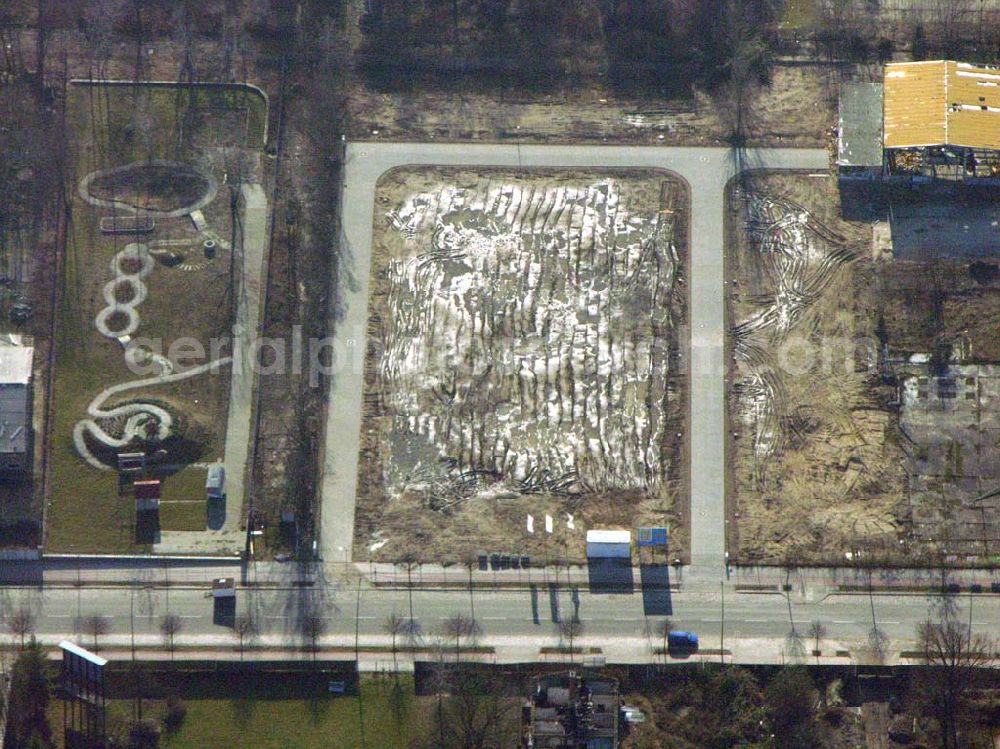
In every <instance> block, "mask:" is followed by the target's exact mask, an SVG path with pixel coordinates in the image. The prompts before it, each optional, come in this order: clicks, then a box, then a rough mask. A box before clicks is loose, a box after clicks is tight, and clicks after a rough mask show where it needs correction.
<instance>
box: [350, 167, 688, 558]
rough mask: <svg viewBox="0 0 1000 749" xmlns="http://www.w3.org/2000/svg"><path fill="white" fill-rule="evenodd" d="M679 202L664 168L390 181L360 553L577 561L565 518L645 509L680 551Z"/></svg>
mask: <svg viewBox="0 0 1000 749" xmlns="http://www.w3.org/2000/svg"><path fill="white" fill-rule="evenodd" d="M687 206H688V198H687V193H686V190H685V187H684V185H683V183H681V182H680V181H679V180H678V179H676V178H674V177H672V176H671V175H670V174H668V173H665V172H657V171H655V170H628V171H606V172H603V171H596V172H592V173H591V172H577V171H571V170H532V171H522V172H518V171H507V170H499V169H496V170H494V169H444V168H425V169H406V168H403V169H400V170H396V171H393V172H390V173H389V174H387V175H385V176H384V177H383V178H382V180H381V181H380V183H379V186H378V190H377V196H376V221H375V237H374V243H373V261H372V277H373V283H372V290H371V293H370V302H369V333H368V336H369V348H368V357H367V364H366V375H365V377H366V380H365V382H366V393H365V402H364V404H365V405H364V413H363V425H362V456H361V461H360V469H359V491H358V505H357V516H356V523H355V534H356V535H355V547H354V548H355V550H356V551H355V556H356V557H360V558H361V559H364V558H374V559H383V558H384V559H392V558H398V557H399V556H400V554H402V553H404V552H405V550H406V549H410V548H419V549H421V552H422V553H425V554H427V555H428V556H429V557H440V558H446V559H447V558H452V559H457V558H459V557H461V556H462V555H467V554H469V553H472V552H474V551H476V550H478V549H493V548H496V549H504V550H508V549H512V550H515V551H521V552H524V553H529V552H530V553H532V554H536V555H549V556H551V557H552V558H555V557H556V556H558V557H560V558H562V557H568V558H571V559H581V558H582V557H583V537H582V534H581V533H579V532H578V531H577V532H572V531H573V529H574V526H576V527H578V528H580V529H584V528H587V527H592V526H604V527H606V526H609V525H611V526H615V525H618V526H621V527H631V526H632V525H634V524H636V523H638V524H643V523H649V524H655V525H664V524H667V525H671V526H674V527H676V528H677V533H676V535H674V538H673V540H674V543H675V547H677V548H680V549H683V546H684V544H685V535H684V531H683V528H682V527H681V526H682V524H681V523H680V520H681V519H682V518H683V517H684V511H685V509H684V507H683V504H682V503H684V502H686V499H685V492H684V491H683V477H684V475H685V473H686V467H685V456H686V449H685V446H684V436H685V432H686V429H685V414H686V410H687V409H686V404H685V390H686V386H685V381H686V373H685V370H684V365H683V363H682V356H681V348H680V347H681V340H680V335H681V331H682V330H683V326H684V322H685V316H686V281H685V262H686V237H687V210H688V208H687ZM545 514H549V515H552V516H555V517H558V518H560V520H559V522H558V524H557V525H558V526H559V527H558V529H557V530H556V531H555V533H554V535H552V536H551V537H550V538H549V537H547V536H548V534H541V533H540V534H539V535H537V536H533V535H532V534H530V533H529V532H528V527H527V524H526V518H527V516H528V515H533V516H536V517H538V518H539V520H540V519H541V516H542V515H545ZM564 520H565V521H567V522H565V523H564V522H563V521H564ZM547 544H548V546H547Z"/></svg>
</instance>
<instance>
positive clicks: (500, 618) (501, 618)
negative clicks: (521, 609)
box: [483, 616, 507, 622]
mask: <svg viewBox="0 0 1000 749" xmlns="http://www.w3.org/2000/svg"><path fill="white" fill-rule="evenodd" d="M506 620H507V617H506V616H484V617H483V621H487V622H503V621H506Z"/></svg>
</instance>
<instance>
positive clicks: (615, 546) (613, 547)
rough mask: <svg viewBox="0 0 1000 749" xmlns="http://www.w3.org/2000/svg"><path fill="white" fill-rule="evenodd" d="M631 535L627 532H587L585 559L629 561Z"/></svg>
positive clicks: (630, 556) (630, 555)
mask: <svg viewBox="0 0 1000 749" xmlns="http://www.w3.org/2000/svg"><path fill="white" fill-rule="evenodd" d="M631 558H632V534H631V533H630V532H629V531H615V530H591V531H587V559H631Z"/></svg>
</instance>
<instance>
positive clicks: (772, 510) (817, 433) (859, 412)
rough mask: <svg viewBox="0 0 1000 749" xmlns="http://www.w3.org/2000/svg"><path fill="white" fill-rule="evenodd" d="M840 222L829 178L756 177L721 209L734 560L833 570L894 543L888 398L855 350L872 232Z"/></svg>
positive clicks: (868, 306) (870, 293)
mask: <svg viewBox="0 0 1000 749" xmlns="http://www.w3.org/2000/svg"><path fill="white" fill-rule="evenodd" d="M838 214H839V199H838V195H837V193H836V191H835V187H834V184H833V182H832V180H830V179H824V178H816V177H809V176H807V175H803V174H767V175H760V176H757V177H756V178H755V180H754V183H753V189H752V190H751V191H744V192H743V193H742V195H740V197H738V198H737V199H735V200H732V201H731V205H730V210H729V217H730V232H729V238H730V247H729V251H728V253H727V261H728V271H727V274H726V278H727V280H729V281H730V285H729V290H730V295H729V314H730V330H731V336H730V341H729V343H730V350H731V356H732V358H731V359H730V366H731V368H732V380H731V381H732V386H731V389H730V400H729V408H730V421H731V424H730V432H731V435H732V439H731V441H730V456H731V459H730V460H729V461H728V463H729V465H730V466H731V469H730V470H731V471H732V472H733V475H732V477H731V483H730V491H731V495H732V496H733V497H734V500H735V501H733V502H732V503H731V506H732V509H733V511H734V513H735V518H734V519H735V525H736V529H737V533H736V540H737V544H736V550H737V557H738V558H739V559H740V560H745V561H755V560H756V561H768V562H783V561H786V560H796V561H806V560H809V561H812V560H820V559H825V560H829V561H837V560H838V559H839V560H840V561H841V562H842V561H843V558H844V557H843V555H844V553H846V552H848V551H850V550H851V549H852V548H855V546H856V542H857V541H871V540H880V541H890V542H894V541H895V539H896V537H897V535H898V534H899V533H900V532H901V530H902V527H901V523H902V521H903V520H904V518H905V515H906V506H905V502H904V498H903V492H902V491H901V489H902V485H903V471H902V465H901V459H902V452H901V450H900V448H899V447H898V445H897V444H896V439H895V432H896V427H895V418H894V414H893V413H892V411H891V409H890V408H889V406H888V403H889V401H891V400H892V399H893V392H894V391H893V389H892V388H891V387H888V386H885V385H884V384H883V383H882V381H881V380H880V378H879V377H878V372H877V366H873V365H871V363H870V362H869V360H868V358H867V353H868V348H867V347H866V346H865V345H864V344H865V343H866V342H869V341H876V340H877V339H876V336H875V327H876V320H875V316H874V315H873V314H872V310H873V309H874V308H875V306H876V305H875V302H876V285H875V266H874V263H873V261H872V259H871V255H870V251H869V249H868V248H869V245H870V240H871V231H870V228H867V225H866V224H854V225H852V224H849V223H847V222H844V221H842V220H840V219H839V217H838ZM866 230H867V234H866ZM855 342H860V344H862V345H858V346H857V347H855ZM875 349H876V350H877V345H876V346H875Z"/></svg>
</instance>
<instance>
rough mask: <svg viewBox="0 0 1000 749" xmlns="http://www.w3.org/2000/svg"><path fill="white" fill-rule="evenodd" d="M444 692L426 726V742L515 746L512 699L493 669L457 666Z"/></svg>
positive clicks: (450, 746) (497, 748)
mask: <svg viewBox="0 0 1000 749" xmlns="http://www.w3.org/2000/svg"><path fill="white" fill-rule="evenodd" d="M449 680H450V684H446V685H444V689H443V691H444V692H446V693H447V697H445V698H444V699H443V701H442V704H441V705H440V707H439V709H438V710H436V711H435V716H434V717H433V718H432V720H431V721H430V725H429V726H428V730H427V735H426V740H427V745H429V746H434V747H442V749H465V747H478V748H479V749H505V747H510V746H517V728H518V723H517V717H518V713H517V710H516V709H515V703H514V701H513V700H511V699H510V698H509V692H508V689H509V685H508V684H506V683H505V682H504V680H503V677H502V676H500V675H499V674H496V673H493V672H486V671H483V670H482V669H478V668H471V667H468V666H458V667H456V668H455V669H454V670H452V671H451V673H450V675H449Z"/></svg>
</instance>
